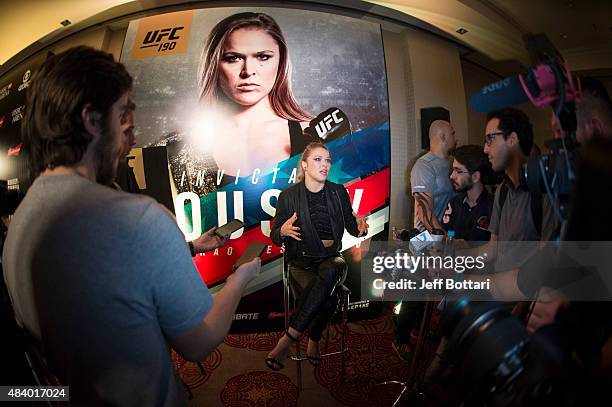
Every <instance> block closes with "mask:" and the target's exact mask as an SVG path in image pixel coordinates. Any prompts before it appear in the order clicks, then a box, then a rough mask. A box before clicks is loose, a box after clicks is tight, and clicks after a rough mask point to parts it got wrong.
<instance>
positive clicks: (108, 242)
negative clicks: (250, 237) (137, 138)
mask: <svg viewBox="0 0 612 407" xmlns="http://www.w3.org/2000/svg"><path fill="white" fill-rule="evenodd" d="M131 86H132V78H131V77H130V75H129V74H128V72H127V71H126V70H125V67H124V66H123V65H122V64H120V63H118V62H115V61H114V60H113V57H112V55H110V54H107V53H105V52H102V51H98V50H94V49H93V48H89V47H76V48H71V49H69V50H67V51H65V52H63V53H61V54H58V55H56V56H53V57H51V58H49V59H48V60H47V61H45V63H44V64H43V65H42V66H41V68H40V69H39V71H38V72H37V74H36V75H35V77H34V79H33V80H32V84H31V86H30V87H29V89H28V95H27V101H26V117H25V118H24V121H23V126H22V139H23V146H24V150H25V151H27V153H28V156H29V159H30V169H31V171H32V172H33V173H34V175H35V176H36V179H35V180H34V182H33V183H32V186H31V187H30V189H29V190H28V192H27V194H26V196H25V198H24V199H23V201H22V202H21V204H20V206H19V207H18V208H17V211H16V212H15V215H14V218H13V222H12V224H11V227H10V230H9V233H8V236H7V240H6V244H5V247H4V253H3V266H4V267H5V280H6V285H7V287H8V289H9V294H10V297H11V302H12V304H13V308H14V311H15V317H16V319H17V321H18V322H19V323H20V325H21V326H22V327H23V328H24V329H25V331H26V332H27V333H28V334H29V336H30V337H31V338H32V341H33V343H34V345H35V347H36V348H37V350H38V351H39V353H41V354H42V355H43V357H44V359H45V361H46V364H47V365H48V368H49V370H50V372H51V373H52V374H53V375H54V376H56V377H57V379H58V380H59V383H60V384H62V385H66V386H70V401H71V402H73V403H75V404H79V405H81V404H82V405H126V406H134V405H160V406H161V405H164V406H166V405H168V406H176V405H187V400H186V395H185V392H184V389H183V387H182V385H181V383H180V381H179V379H178V377H177V374H176V372H175V370H174V367H173V363H172V359H171V355H170V349H169V347H170V346H171V347H173V348H174V349H175V350H176V351H177V352H178V353H179V354H181V355H182V356H183V357H184V358H186V359H188V360H191V361H200V360H202V359H204V358H205V357H206V355H207V354H208V353H210V352H211V351H212V350H214V349H215V348H216V346H217V345H218V344H219V343H220V342H222V340H223V338H224V336H225V335H226V333H227V332H228V330H229V327H230V325H231V321H232V314H233V313H234V311H235V309H236V307H237V305H238V302H239V301H240V298H241V296H242V293H243V291H244V288H245V287H246V285H247V284H248V283H249V281H251V280H252V279H253V278H254V277H255V276H256V275H257V274H258V272H259V270H260V260H259V258H256V259H255V260H253V261H251V262H250V263H247V264H245V265H243V266H241V267H239V268H238V269H237V270H236V271H235V272H234V274H232V276H230V278H228V279H227V282H226V284H225V286H224V288H223V289H222V290H221V291H219V292H218V293H217V295H216V296H215V298H213V297H212V295H211V293H210V292H209V291H208V289H207V287H206V285H205V284H204V283H203V282H202V279H201V277H200V275H199V273H198V271H197V269H196V268H195V266H194V264H193V260H192V258H191V256H190V253H189V249H188V247H187V244H186V243H185V239H184V236H183V234H182V233H181V231H180V230H179V228H178V227H177V225H176V222H175V219H174V217H173V216H172V214H171V213H170V212H169V211H167V210H166V209H165V208H164V207H163V206H161V205H159V204H158V203H157V202H155V201H154V200H153V199H151V198H149V197H146V196H143V195H137V194H129V193H126V192H122V191H118V190H115V189H113V188H110V187H108V185H110V183H112V181H113V179H114V178H115V176H116V170H117V164H118V162H119V160H120V159H123V158H124V157H123V156H122V152H123V151H122V144H123V142H122V137H123V134H122V128H121V120H122V118H123V117H124V115H125V112H126V110H127V108H128V92H129V91H130V89H131ZM216 242H217V241H216V240H212V239H211V240H210V242H209V244H210V246H209V248H210V249H212V248H214V247H215V246H216Z"/></svg>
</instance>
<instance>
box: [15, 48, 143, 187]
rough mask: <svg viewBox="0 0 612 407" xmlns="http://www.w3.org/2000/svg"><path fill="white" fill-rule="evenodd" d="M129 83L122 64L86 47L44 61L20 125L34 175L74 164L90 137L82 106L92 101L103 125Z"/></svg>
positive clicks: (108, 55)
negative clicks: (83, 117) (48, 169)
mask: <svg viewBox="0 0 612 407" xmlns="http://www.w3.org/2000/svg"><path fill="white" fill-rule="evenodd" d="M131 87H132V77H131V76H130V74H129V73H128V72H127V70H126V69H125V67H124V66H123V64H121V63H119V62H115V60H114V59H113V56H112V55H111V54H108V53H106V52H103V51H99V50H96V49H93V48H90V47H84V46H79V47H74V48H71V49H69V50H67V51H65V52H62V53H61V54H58V55H55V56H53V57H51V58H49V59H48V60H47V61H45V63H43V64H42V66H41V67H40V68H39V69H38V71H37V72H36V73H35V74H34V78H33V79H32V84H31V85H30V87H29V89H28V94H27V98H26V106H25V117H24V119H23V124H22V128H21V137H22V140H23V147H24V150H25V151H26V152H27V154H28V156H29V159H30V165H31V170H32V172H33V174H34V176H37V175H38V174H40V173H41V172H42V171H44V170H45V169H46V168H55V167H57V166H61V165H66V166H71V165H74V164H77V163H78V162H79V161H80V160H81V159H82V157H83V154H84V153H85V150H86V149H87V146H88V144H89V143H90V142H91V140H92V135H91V134H88V133H87V131H86V130H85V127H84V125H83V120H82V118H81V112H82V110H83V107H84V106H85V105H86V104H88V103H89V104H91V106H92V108H93V110H94V111H97V112H99V113H100V114H101V123H102V126H103V128H104V129H106V126H107V123H108V119H109V113H110V109H111V107H112V105H113V104H114V103H115V102H116V101H117V100H119V98H120V97H121V95H123V94H124V93H125V92H128V91H129V90H131Z"/></svg>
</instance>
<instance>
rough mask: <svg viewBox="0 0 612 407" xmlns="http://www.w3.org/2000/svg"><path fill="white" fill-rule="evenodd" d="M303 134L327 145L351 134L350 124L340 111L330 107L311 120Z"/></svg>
mask: <svg viewBox="0 0 612 407" xmlns="http://www.w3.org/2000/svg"><path fill="white" fill-rule="evenodd" d="M304 133H305V134H307V135H309V136H310V137H312V138H313V139H315V140H316V139H318V140H320V141H322V142H325V143H327V142H329V141H332V140H335V139H338V138H340V137H344V136H346V135H349V134H351V123H350V122H349V119H348V117H347V116H346V114H345V113H344V112H343V111H342V110H340V109H338V108H337V107H331V108H329V109H327V110H326V111H324V112H323V113H320V114H319V115H318V116H317V117H315V118H314V119H312V120H311V121H310V123H309V127H307V128H305V129H304Z"/></svg>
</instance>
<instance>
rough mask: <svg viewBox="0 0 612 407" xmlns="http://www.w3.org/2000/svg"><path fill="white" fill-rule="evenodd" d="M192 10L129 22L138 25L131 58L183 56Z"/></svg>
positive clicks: (185, 50)
mask: <svg viewBox="0 0 612 407" xmlns="http://www.w3.org/2000/svg"><path fill="white" fill-rule="evenodd" d="M192 19H193V10H187V11H179V12H176V13H168V14H159V15H156V16H151V17H146V18H142V19H140V20H137V21H132V22H130V27H132V25H133V24H134V25H136V24H137V25H138V29H137V31H136V36H135V38H134V47H133V48H132V58H133V59H142V58H152V57H161V56H166V55H176V54H184V53H186V52H187V49H188V45H189V33H190V32H191V21H192Z"/></svg>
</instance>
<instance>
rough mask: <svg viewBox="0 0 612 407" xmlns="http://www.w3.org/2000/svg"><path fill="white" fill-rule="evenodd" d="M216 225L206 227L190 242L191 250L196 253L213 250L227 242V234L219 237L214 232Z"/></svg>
mask: <svg viewBox="0 0 612 407" xmlns="http://www.w3.org/2000/svg"><path fill="white" fill-rule="evenodd" d="M215 229H217V228H216V227H213V228H210V229H208V230H207V231H206V232H205V233H204V234H202V236H200V237H198V238H197V239H196V240H194V241H193V242H191V243H192V244H193V250H194V251H195V252H196V253H204V252H208V251H211V250H215V249H216V248H218V247H221V246H223V245H225V243H227V240H228V239H229V235H225V236H223V237H220V236H219V235H217V234H216V233H215Z"/></svg>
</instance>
